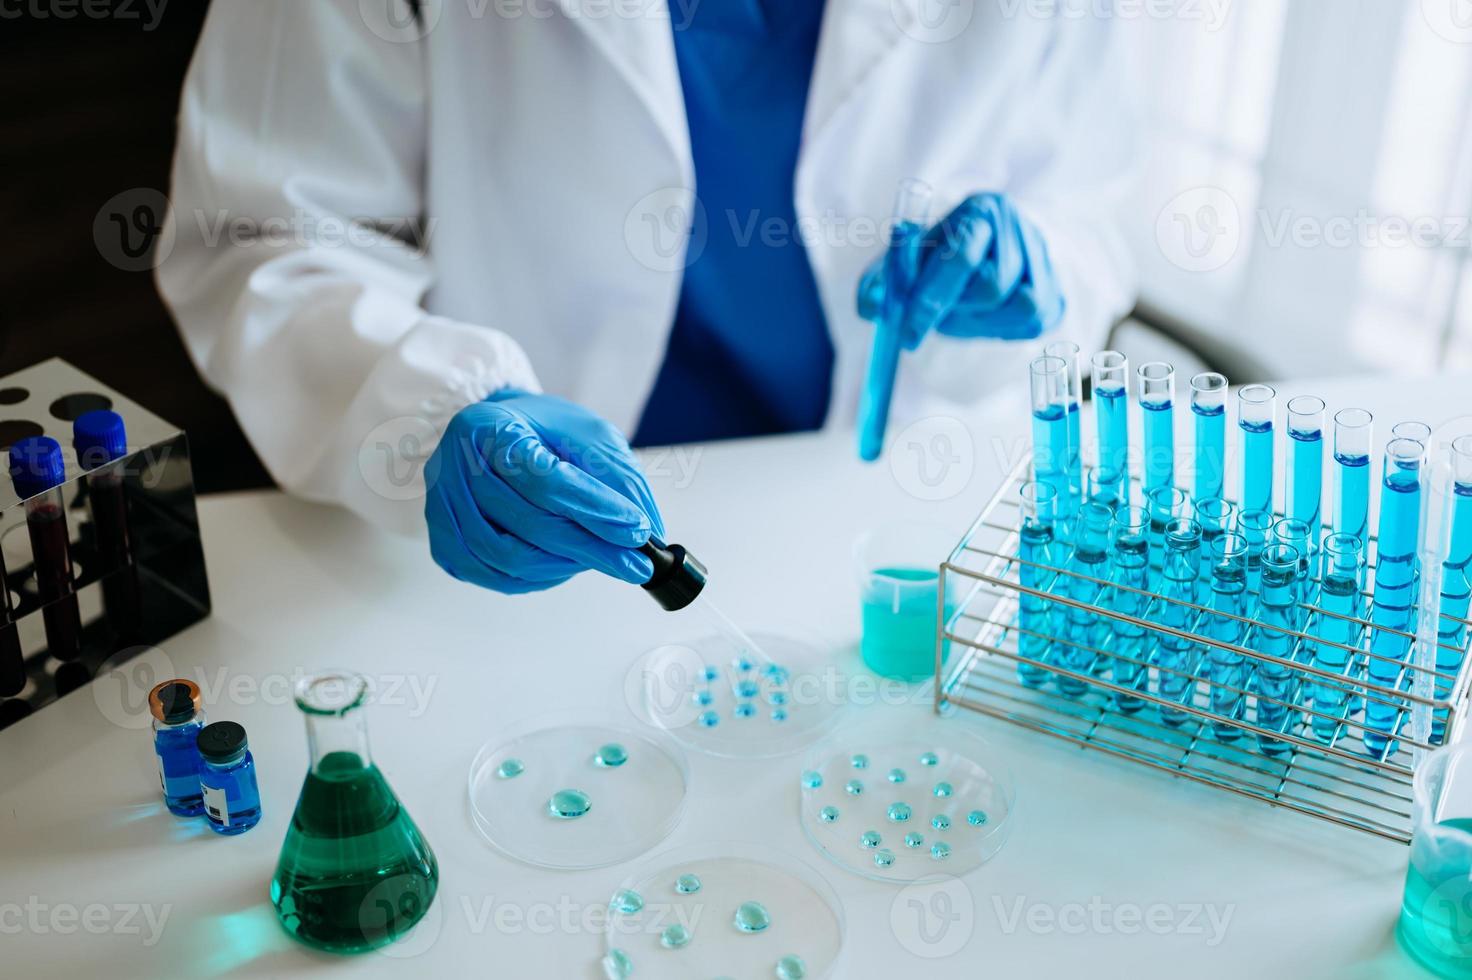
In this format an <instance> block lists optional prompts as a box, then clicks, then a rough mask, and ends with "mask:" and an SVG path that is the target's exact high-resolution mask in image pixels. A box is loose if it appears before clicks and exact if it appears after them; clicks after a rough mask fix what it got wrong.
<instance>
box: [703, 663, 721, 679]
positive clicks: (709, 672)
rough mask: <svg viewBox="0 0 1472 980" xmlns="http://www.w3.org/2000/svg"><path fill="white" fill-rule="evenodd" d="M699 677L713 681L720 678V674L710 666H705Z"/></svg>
mask: <svg viewBox="0 0 1472 980" xmlns="http://www.w3.org/2000/svg"><path fill="white" fill-rule="evenodd" d="M701 676H702V677H704V678H705V679H706V680H708V681H713V680H715V679H716V678H717V677H720V676H721V672H720V671H719V670H717V669H716V668H714V667H712V666H710V665H708V664H707V665H706V668H705V670H704V671H703V672H702V673H701Z"/></svg>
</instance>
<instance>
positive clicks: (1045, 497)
mask: <svg viewBox="0 0 1472 980" xmlns="http://www.w3.org/2000/svg"><path fill="white" fill-rule="evenodd" d="M1018 496H1019V497H1020V498H1021V501H1022V527H1021V530H1020V531H1019V533H1018V536H1019V539H1020V540H1019V545H1018V557H1019V558H1020V559H1021V561H1020V562H1019V564H1018V568H1017V578H1018V581H1019V582H1020V583H1021V585H1022V587H1023V589H1024V590H1028V589H1031V590H1034V591H1036V592H1042V593H1046V592H1048V591H1050V590H1051V589H1052V588H1053V582H1054V579H1055V578H1057V574H1058V573H1057V568H1058V562H1059V550H1060V545H1059V543H1058V540H1057V523H1058V491H1057V489H1056V488H1055V487H1054V486H1053V485H1052V484H1049V483H1039V482H1037V481H1032V482H1029V483H1024V484H1023V485H1022V486H1021V488H1019V490H1018ZM1053 620H1054V614H1053V603H1051V602H1049V601H1048V599H1047V598H1046V597H1044V596H1041V595H1034V594H1032V593H1030V592H1028V591H1024V592H1022V593H1021V596H1020V598H1019V599H1018V611H1017V625H1018V635H1017V652H1018V654H1019V656H1022V657H1026V658H1027V659H1029V660H1032V661H1035V662H1036V663H1023V662H1021V661H1019V662H1018V664H1017V679H1018V680H1020V681H1021V682H1022V684H1023V685H1024V686H1025V687H1033V688H1037V687H1042V686H1043V684H1045V683H1046V682H1047V680H1048V671H1047V670H1046V669H1044V668H1043V667H1041V666H1038V664H1043V663H1046V662H1047V659H1048V651H1049V648H1050V647H1051V646H1052V644H1053V640H1054V638H1055V637H1056V636H1057V632H1056V628H1055V626H1054V622H1053Z"/></svg>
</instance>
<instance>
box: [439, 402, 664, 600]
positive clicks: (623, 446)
mask: <svg viewBox="0 0 1472 980" xmlns="http://www.w3.org/2000/svg"><path fill="white" fill-rule="evenodd" d="M424 477H425V483H426V486H427V487H428V495H427V497H426V499H425V503H424V519H425V522H426V523H427V524H428V525H429V547H430V552H431V554H433V555H434V560H435V562H436V563H438V564H439V566H440V567H441V568H443V569H444V570H445V571H447V572H449V573H450V574H451V575H453V576H454V577H455V578H458V579H460V580H461V581H465V582H473V583H474V584H476V585H481V586H484V587H486V588H488V589H494V590H495V591H497V592H505V593H510V594H515V593H522V592H536V591H540V590H542V589H549V588H551V587H552V586H554V585H560V584H561V583H563V582H565V581H567V580H568V579H570V578H572V577H573V576H574V575H576V574H577V573H578V572H581V571H583V570H584V569H587V568H593V569H597V570H598V571H600V572H604V573H605V574H608V575H612V576H613V577H614V578H618V579H622V580H624V581H625V582H632V583H636V584H642V583H643V582H647V581H648V580H649V577H650V576H651V575H653V574H654V566H653V564H651V562H650V561H649V559H648V558H646V557H645V556H644V555H642V554H640V553H639V552H638V551H635V550H634V549H635V548H638V547H639V546H640V545H642V544H644V543H645V542H647V541H648V540H649V537H650V535H651V534H654V535H660V536H663V534H664V524H663V522H662V521H661V520H660V517H659V508H658V507H656V506H655V504H654V496H653V495H652V494H651V493H650V492H649V484H648V483H646V482H645V480H644V474H643V473H641V472H640V471H639V464H638V463H637V462H635V460H634V457H633V453H632V452H631V451H630V450H629V444H628V442H627V441H625V439H624V437H623V436H622V435H621V434H620V433H619V431H618V430H617V429H615V428H614V427H613V426H612V425H611V424H609V423H608V422H605V421H604V420H603V419H600V418H599V417H598V416H596V415H594V414H593V413H591V412H589V411H588V410H587V409H584V408H582V407H580V406H578V405H574V404H573V403H571V402H568V401H564V400H562V399H561V398H554V397H552V396H550V395H532V394H527V393H526V392H524V391H518V390H514V389H507V390H505V391H501V392H497V393H496V394H494V395H492V396H491V397H490V398H488V399H486V400H485V401H483V402H479V403H477V404H475V405H470V406H468V407H466V408H464V409H461V411H460V412H459V414H457V415H456V416H455V417H454V418H453V419H452V420H451V421H450V425H449V428H448V429H447V430H446V432H445V437H444V439H443V440H441V442H440V444H439V447H438V448H436V449H435V451H434V454H433V455H432V456H430V458H429V463H428V464H427V465H426V467H425V471H424Z"/></svg>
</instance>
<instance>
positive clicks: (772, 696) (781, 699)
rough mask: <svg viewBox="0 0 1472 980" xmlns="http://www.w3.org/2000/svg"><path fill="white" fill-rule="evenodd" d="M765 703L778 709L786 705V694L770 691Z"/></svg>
mask: <svg viewBox="0 0 1472 980" xmlns="http://www.w3.org/2000/svg"><path fill="white" fill-rule="evenodd" d="M767 701H769V702H770V703H772V704H775V705H777V706H779V707H780V706H781V705H784V704H786V703H787V693H786V692H785V691H771V692H769V693H768V694H767Z"/></svg>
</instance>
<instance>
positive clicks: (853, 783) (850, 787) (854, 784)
mask: <svg viewBox="0 0 1472 980" xmlns="http://www.w3.org/2000/svg"><path fill="white" fill-rule="evenodd" d="M843 789H844V792H846V793H848V795H849V796H858V795H859V794H860V793H862V792H864V784H863V783H861V782H859V781H858V780H857V779H850V780H849V781H848V782H846V783H844V784H843Z"/></svg>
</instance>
